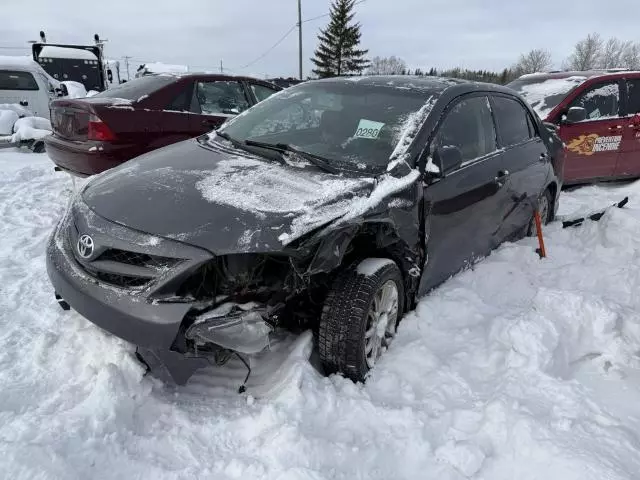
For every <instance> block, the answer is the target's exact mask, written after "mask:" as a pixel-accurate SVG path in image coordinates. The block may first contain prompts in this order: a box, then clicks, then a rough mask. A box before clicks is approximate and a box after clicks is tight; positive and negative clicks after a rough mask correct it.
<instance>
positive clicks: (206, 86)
mask: <svg viewBox="0 0 640 480" xmlns="http://www.w3.org/2000/svg"><path fill="white" fill-rule="evenodd" d="M247 108H249V101H248V100H247V96H246V94H245V91H244V88H243V87H242V85H241V84H240V83H239V82H235V81H212V82H196V85H195V88H194V90H193V98H192V102H191V111H192V112H194V113H203V114H205V115H219V114H225V115H236V114H238V113H241V112H243V111H245V110H246V109H247Z"/></svg>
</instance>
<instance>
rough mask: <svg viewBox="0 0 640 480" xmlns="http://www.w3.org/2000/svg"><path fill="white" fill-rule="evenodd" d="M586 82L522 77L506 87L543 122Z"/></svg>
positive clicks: (572, 79) (578, 77) (580, 78)
mask: <svg viewBox="0 0 640 480" xmlns="http://www.w3.org/2000/svg"><path fill="white" fill-rule="evenodd" d="M586 80H587V77H583V76H572V77H565V78H545V77H542V78H540V77H531V78H527V77H523V78H519V79H518V80H515V81H513V82H511V83H510V84H509V85H507V86H508V87H509V88H512V89H513V90H515V91H516V92H518V93H519V94H520V95H522V97H523V98H524V99H525V100H526V101H527V102H529V105H531V106H532V107H533V109H534V110H535V111H536V113H537V114H538V115H539V116H540V118H541V119H543V120H545V119H546V118H547V116H548V115H549V113H551V110H553V109H554V108H556V107H557V106H558V104H559V103H560V102H562V100H564V99H565V98H566V97H567V95H569V93H570V92H571V91H572V90H573V89H575V88H576V87H578V85H581V84H582V83H584V82H585V81H586Z"/></svg>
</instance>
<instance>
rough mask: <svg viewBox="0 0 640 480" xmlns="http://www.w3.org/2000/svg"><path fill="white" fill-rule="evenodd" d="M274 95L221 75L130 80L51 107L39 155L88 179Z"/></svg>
mask: <svg viewBox="0 0 640 480" xmlns="http://www.w3.org/2000/svg"><path fill="white" fill-rule="evenodd" d="M279 90H282V89H281V88H280V87H278V86H276V85H273V84H271V83H268V82H264V81H261V80H257V79H254V78H246V77H230V76H225V75H208V74H188V75H165V74H163V75H149V76H145V77H141V78H137V79H134V80H132V81H130V82H127V83H123V84H121V85H118V86H117V87H115V88H111V89H109V90H107V91H105V92H102V93H99V94H97V95H95V96H93V97H90V98H82V99H76V100H62V99H61V100H55V101H54V102H52V103H51V107H50V108H51V124H52V126H53V135H50V136H48V137H47V138H46V140H45V146H46V151H47V154H48V155H49V157H50V158H51V159H52V160H53V161H54V162H55V164H56V165H57V166H58V167H59V168H61V169H62V170H65V171H68V172H69V173H72V174H74V175H78V176H89V175H93V174H96V173H100V172H102V171H104V170H108V169H110V168H113V167H115V166H117V165H120V164H121V163H123V162H126V161H127V160H130V159H132V158H134V157H137V156H138V155H141V154H143V153H146V152H149V151H151V150H155V149H156V148H160V147H164V146H165V145H170V144H172V143H176V142H179V141H181V140H187V139H189V138H193V137H196V136H198V135H201V134H203V133H206V132H208V131H211V130H213V129H215V128H217V127H219V126H220V125H222V124H223V123H224V122H225V121H226V120H227V119H228V118H229V117H233V116H235V115H237V114H239V113H241V112H242V111H244V110H246V109H247V108H249V107H251V106H252V105H254V104H256V103H257V102H259V101H261V100H264V99H265V98H267V97H269V96H270V95H272V94H273V93H275V92H277V91H279Z"/></svg>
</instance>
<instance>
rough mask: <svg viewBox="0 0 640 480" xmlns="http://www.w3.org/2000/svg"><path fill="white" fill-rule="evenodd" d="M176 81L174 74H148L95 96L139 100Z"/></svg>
mask: <svg viewBox="0 0 640 480" xmlns="http://www.w3.org/2000/svg"><path fill="white" fill-rule="evenodd" d="M175 81H176V77H174V76H172V75H148V76H144V77H140V78H134V79H133V80H131V81H129V82H126V83H121V84H120V85H117V86H115V87H111V88H109V90H105V91H104V92H101V93H98V94H97V95H94V96H93V98H124V99H127V100H132V101H133V100H138V99H139V98H140V97H142V96H144V95H149V94H151V93H153V92H155V91H156V90H159V89H160V88H162V87H164V86H166V85H169V84H170V83H173V82H175Z"/></svg>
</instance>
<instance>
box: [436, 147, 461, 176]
mask: <svg viewBox="0 0 640 480" xmlns="http://www.w3.org/2000/svg"><path fill="white" fill-rule="evenodd" d="M433 161H434V162H435V163H436V165H442V170H443V171H442V173H443V174H447V173H449V172H452V171H453V170H456V169H457V168H460V165H462V150H460V149H459V148H458V147H455V146H453V145H446V146H444V147H437V148H436V149H435V151H434V152H433Z"/></svg>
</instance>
